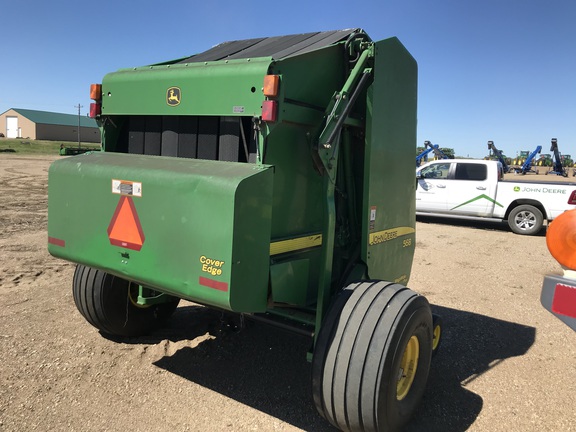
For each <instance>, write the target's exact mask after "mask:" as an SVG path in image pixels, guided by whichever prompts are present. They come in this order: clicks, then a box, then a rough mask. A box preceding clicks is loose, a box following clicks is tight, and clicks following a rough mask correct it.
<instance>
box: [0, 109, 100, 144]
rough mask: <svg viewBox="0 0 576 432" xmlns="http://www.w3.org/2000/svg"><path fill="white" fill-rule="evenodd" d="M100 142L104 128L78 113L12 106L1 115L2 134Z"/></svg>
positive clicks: (16, 136)
mask: <svg viewBox="0 0 576 432" xmlns="http://www.w3.org/2000/svg"><path fill="white" fill-rule="evenodd" d="M78 123H80V141H82V142H93V143H99V142H100V130H99V129H98V125H97V124H96V121H95V120H94V119H91V118H89V117H84V116H78V115H74V114H62V113H54V112H48V111H36V110H29V109H20V108H11V109H9V110H8V111H6V112H3V113H2V114H0V133H2V134H3V135H4V136H5V137H6V138H27V139H38V140H49V141H73V142H74V141H78V126H79V125H78Z"/></svg>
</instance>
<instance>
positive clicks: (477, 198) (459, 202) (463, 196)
mask: <svg viewBox="0 0 576 432" xmlns="http://www.w3.org/2000/svg"><path fill="white" fill-rule="evenodd" d="M497 183H498V180H497V179H496V178H494V179H489V178H488V166H487V165H486V164H483V163H473V162H458V163H457V164H456V167H455V170H454V177H453V179H451V180H449V188H448V191H447V194H446V197H447V203H446V205H447V208H448V211H449V212H450V213H455V214H456V213H457V214H462V215H466V216H492V212H493V211H494V197H495V195H496V185H497Z"/></svg>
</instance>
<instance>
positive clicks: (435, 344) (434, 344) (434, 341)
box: [432, 325, 442, 351]
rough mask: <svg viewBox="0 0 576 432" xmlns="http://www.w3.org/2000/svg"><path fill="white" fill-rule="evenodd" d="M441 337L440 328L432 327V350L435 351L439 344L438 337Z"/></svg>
mask: <svg viewBox="0 0 576 432" xmlns="http://www.w3.org/2000/svg"><path fill="white" fill-rule="evenodd" d="M441 335H442V328H441V327H440V326H439V325H437V326H436V327H434V333H433V334H432V350H433V351H435V350H436V348H438V344H439V343H440V336H441Z"/></svg>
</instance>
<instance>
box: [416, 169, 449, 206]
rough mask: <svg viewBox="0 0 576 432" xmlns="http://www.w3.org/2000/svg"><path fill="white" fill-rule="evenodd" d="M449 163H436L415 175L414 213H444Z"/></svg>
mask: <svg viewBox="0 0 576 432" xmlns="http://www.w3.org/2000/svg"><path fill="white" fill-rule="evenodd" d="M451 165H452V164H451V163H450V162H445V161H438V162H436V163H432V164H430V165H427V166H425V167H424V168H422V169H421V170H420V171H418V173H417V177H418V186H417V187H416V211H424V212H446V208H447V207H446V205H447V204H446V201H447V195H446V194H447V192H448V188H447V185H448V183H449V180H448V177H449V174H450V166H451Z"/></svg>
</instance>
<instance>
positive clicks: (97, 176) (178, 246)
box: [48, 153, 273, 312]
mask: <svg viewBox="0 0 576 432" xmlns="http://www.w3.org/2000/svg"><path fill="white" fill-rule="evenodd" d="M272 183H273V170H272V169H270V167H269V166H266V165H261V166H257V165H253V164H240V163H231V162H214V161H205V160H194V159H181V158H180V159H178V158H168V157H158V156H143V155H126V154H118V153H93V154H87V155H81V156H77V157H73V158H68V159H63V160H59V161H57V162H55V163H53V164H52V165H51V167H50V171H49V182H48V193H49V195H50V202H49V205H48V236H49V252H50V253H51V254H52V255H54V256H57V257H60V258H64V259H67V260H70V261H74V262H78V263H82V264H85V265H88V266H92V267H96V268H100V269H103V270H105V271H108V272H110V273H112V274H116V275H118V276H120V277H124V278H126V279H128V280H132V281H136V282H138V283H140V284H142V285H146V286H148V287H152V288H155V289H158V290H161V291H164V292H167V293H172V294H174V295H177V296H179V297H182V298H187V299H191V300H194V301H197V302H201V303H205V304H208V305H212V306H216V307H221V308H224V309H228V310H233V311H237V312H262V311H264V310H266V304H267V297H268V269H269V267H268V265H269V253H270V220H271V212H272Z"/></svg>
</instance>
